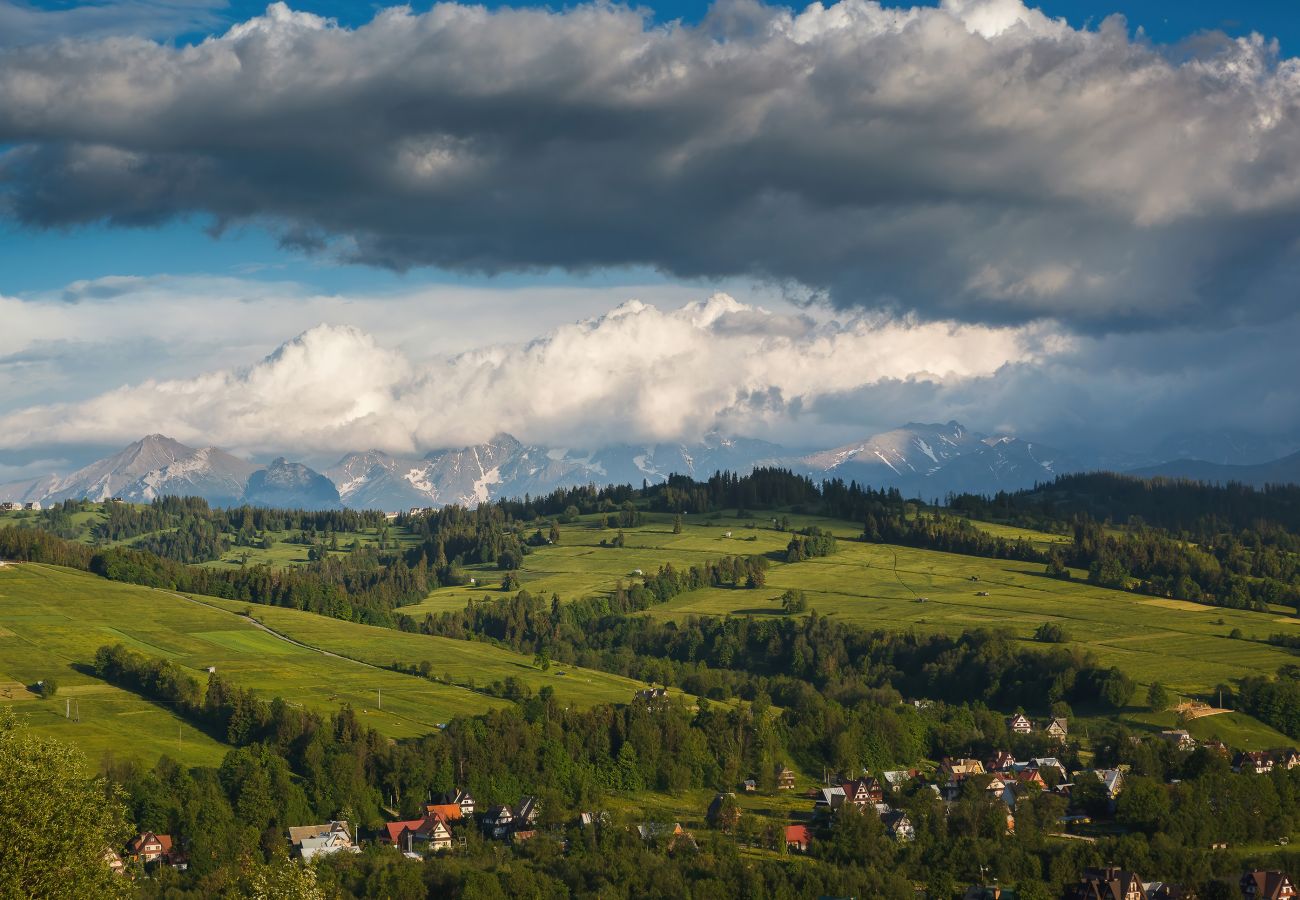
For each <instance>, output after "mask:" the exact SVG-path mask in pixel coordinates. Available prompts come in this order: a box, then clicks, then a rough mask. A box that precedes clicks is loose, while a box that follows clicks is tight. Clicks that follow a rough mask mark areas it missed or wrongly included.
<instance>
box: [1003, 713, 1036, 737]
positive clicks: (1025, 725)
mask: <svg viewBox="0 0 1300 900" xmlns="http://www.w3.org/2000/svg"><path fill="white" fill-rule="evenodd" d="M1033 730H1034V723H1033V722H1030V721H1029V717H1028V716H1026V715H1025V714H1024V713H1016V714H1015V715H1014V716H1011V717H1010V718H1008V719H1007V731H1010V732H1011V733H1013V734H1031V733H1032V732H1033Z"/></svg>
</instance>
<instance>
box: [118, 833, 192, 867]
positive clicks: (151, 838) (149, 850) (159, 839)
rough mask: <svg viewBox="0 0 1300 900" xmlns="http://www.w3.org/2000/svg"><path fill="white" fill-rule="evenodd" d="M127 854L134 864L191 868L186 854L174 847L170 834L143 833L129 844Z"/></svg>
mask: <svg viewBox="0 0 1300 900" xmlns="http://www.w3.org/2000/svg"><path fill="white" fill-rule="evenodd" d="M126 853H127V858H128V859H130V860H131V861H132V862H141V863H143V864H144V865H146V866H152V865H167V866H171V867H172V868H175V869H185V868H188V867H189V864H188V863H187V861H186V859H185V854H184V853H182V852H180V851H179V850H177V849H176V848H174V847H173V846H172V836H171V835H170V834H156V833H154V832H152V831H143V832H141V833H140V834H139V835H137V836H136V837H133V838H131V840H130V841H128V842H127V845H126Z"/></svg>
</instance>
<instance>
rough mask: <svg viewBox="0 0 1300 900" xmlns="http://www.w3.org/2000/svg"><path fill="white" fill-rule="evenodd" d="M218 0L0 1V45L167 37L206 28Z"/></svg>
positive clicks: (211, 22) (211, 24)
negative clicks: (54, 5)
mask: <svg viewBox="0 0 1300 900" xmlns="http://www.w3.org/2000/svg"><path fill="white" fill-rule="evenodd" d="M225 5H226V4H225V3H224V2H220V0H215V2H214V0H114V2H111V3H109V2H103V3H83V4H81V5H76V6H66V7H62V8H58V9H45V8H41V7H39V6H35V5H33V4H31V3H23V2H14V0H0V47H3V46H16V45H23V44H39V43H44V42H48V41H51V40H55V39H58V38H69V37H77V38H102V37H105V36H109V35H147V36H149V37H158V38H169V37H171V36H173V35H175V34H179V33H182V32H186V31H193V30H197V29H211V28H212V27H214V26H215V25H216V24H217V22H218V21H219V20H218V17H217V15H216V12H215V11H216V10H219V9H221V8H223V7H225Z"/></svg>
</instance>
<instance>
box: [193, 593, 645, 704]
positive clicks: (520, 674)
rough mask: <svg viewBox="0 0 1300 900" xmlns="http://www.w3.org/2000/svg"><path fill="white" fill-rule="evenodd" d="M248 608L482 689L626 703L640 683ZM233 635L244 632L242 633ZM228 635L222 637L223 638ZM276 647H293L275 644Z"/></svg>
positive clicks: (351, 653)
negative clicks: (511, 688)
mask: <svg viewBox="0 0 1300 900" xmlns="http://www.w3.org/2000/svg"><path fill="white" fill-rule="evenodd" d="M198 599H200V600H202V601H203V602H205V603H210V604H212V605H213V606H215V607H218V608H220V609H223V610H229V611H232V612H240V611H242V610H244V609H246V608H247V606H248V605H247V604H245V603H239V602H236V601H231V600H220V599H217V598H214V597H202V598H198ZM252 609H253V615H254V617H255V618H256V619H257V620H258V621H259V622H263V623H264V624H266V625H267V626H268V627H270V628H272V629H274V630H275V631H277V632H279V633H280V634H283V635H285V636H287V637H290V638H292V639H293V640H295V641H300V642H302V643H304V644H308V645H310V646H312V647H319V648H320V649H322V650H327V651H330V652H331V653H337V654H340V655H342V656H346V657H348V658H350V659H354V660H360V661H362V662H366V663H370V664H372V665H376V666H389V665H391V664H393V663H394V662H398V663H401V664H402V665H403V666H418V665H419V664H420V663H422V662H428V663H429V665H430V671H431V674H432V675H433V677H435V678H439V679H444V678H448V677H449V678H450V681H451V682H452V683H453V684H461V685H476V686H478V687H483V686H486V685H488V684H491V683H492V682H494V681H504V680H505V679H506V678H507V677H510V676H514V677H515V678H518V679H519V680H520V681H522V682H523V683H525V684H526V685H528V687H529V688H531V689H532V690H533V691H534V692H536V691H539V690H541V689H542V688H543V687H546V686H549V687H551V688H553V689H554V690H555V694H556V696H557V698H559V699H560V700H561V701H564V702H566V703H569V704H573V705H577V706H591V705H594V704H597V703H626V702H627V701H628V700H629V699H630V698H631V696H632V693H633V692H634V691H636V690H638V689H640V688H642V687H644V685H642V684H641V683H640V682H638V681H633V680H632V679H630V678H623V677H621V676H619V675H610V674H607V673H605V672H597V671H595V670H592V669H583V668H581V667H578V666H566V665H552V666H551V668H550V669H549V670H547V671H542V670H541V669H539V668H538V667H537V666H535V665H533V661H532V659H531V658H530V657H527V656H523V655H522V654H519V653H515V652H513V651H510V650H507V649H504V648H500V647H496V646H493V645H491V644H486V643H480V642H477V641H458V640H453V639H451V638H440V637H429V636H428V635H422V634H411V633H407V632H401V631H394V630H392V629H390V628H378V627H375V626H371V625H358V624H355V623H352V622H343V621H341V620H339V619H330V618H327V617H325V616H318V615H316V614H314V613H309V612H302V611H301V610H296V609H285V608H282V607H278V606H254V607H253V608H252ZM238 634H240V635H241V636H242V635H243V633H242V632H240V633H238ZM255 636H263V637H265V635H255ZM228 639H229V638H227V637H223V641H224V640H228ZM272 640H274V639H272ZM280 646H281V647H286V646H288V647H291V646H292V645H288V644H284V643H283V642H280ZM282 652H283V651H282Z"/></svg>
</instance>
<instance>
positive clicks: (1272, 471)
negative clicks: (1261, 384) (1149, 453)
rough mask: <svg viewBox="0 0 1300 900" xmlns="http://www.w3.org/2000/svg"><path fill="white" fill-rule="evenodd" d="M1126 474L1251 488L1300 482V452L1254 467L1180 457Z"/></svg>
mask: <svg viewBox="0 0 1300 900" xmlns="http://www.w3.org/2000/svg"><path fill="white" fill-rule="evenodd" d="M1126 474H1129V475H1138V476H1140V477H1142V478H1151V477H1153V476H1157V475H1161V476H1164V477H1166V478H1187V479H1190V480H1192V481H1204V482H1207V483H1209V484H1227V483H1229V482H1237V483H1239V484H1248V485H1250V486H1251V487H1264V486H1265V485H1269V484H1300V453H1292V454H1291V455H1290V456H1284V457H1283V458H1281V459H1275V460H1273V461H1272V462H1266V463H1260V464H1258V465H1253V466H1225V465H1220V464H1219V463H1212V462H1205V461H1204V460H1199V459H1178V460H1171V461H1170V462H1167V463H1161V464H1160V465H1158V466H1147V467H1145V468H1142V469H1135V470H1133V471H1131V472H1128V473H1126Z"/></svg>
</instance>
